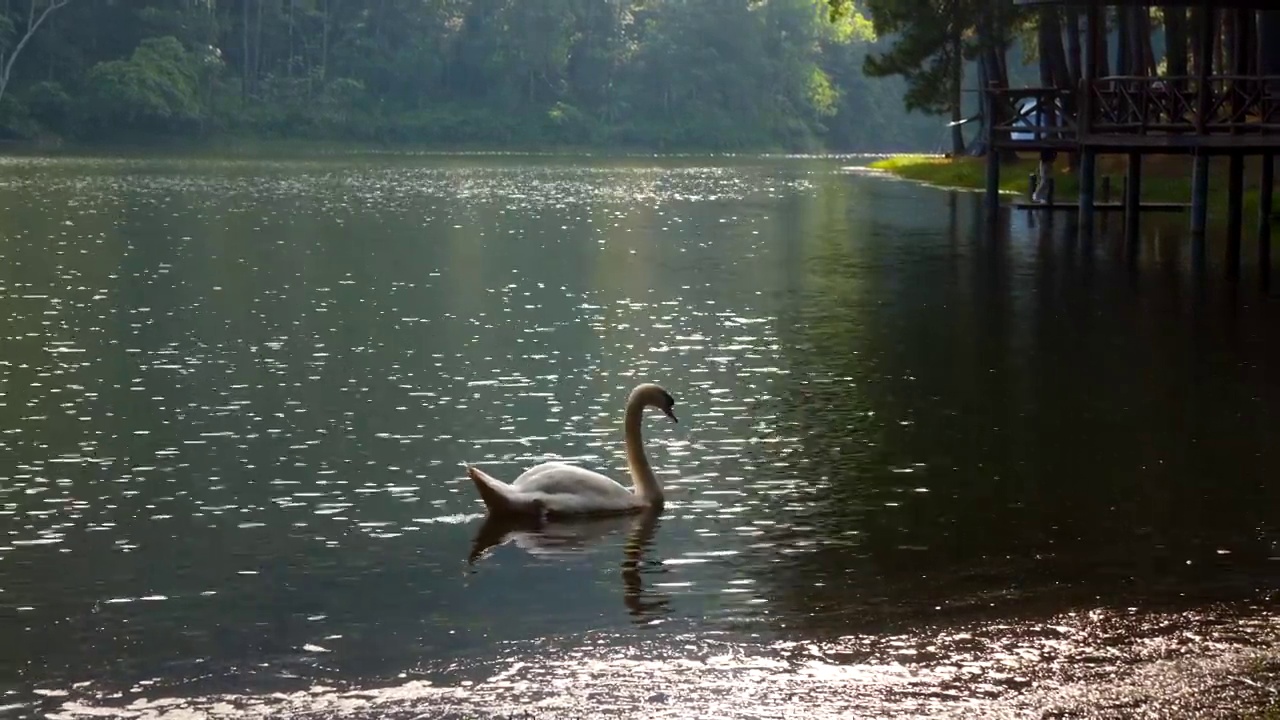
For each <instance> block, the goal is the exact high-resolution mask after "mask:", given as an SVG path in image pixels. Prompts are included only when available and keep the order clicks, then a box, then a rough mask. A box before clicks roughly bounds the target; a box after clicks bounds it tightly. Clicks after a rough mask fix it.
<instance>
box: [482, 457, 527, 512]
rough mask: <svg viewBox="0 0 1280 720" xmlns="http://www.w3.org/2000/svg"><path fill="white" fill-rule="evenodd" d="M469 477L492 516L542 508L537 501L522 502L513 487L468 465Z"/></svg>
mask: <svg viewBox="0 0 1280 720" xmlns="http://www.w3.org/2000/svg"><path fill="white" fill-rule="evenodd" d="M467 475H468V476H469V477H470V478H471V482H473V483H475V484H476V490H478V491H479V492H480V499H481V500H483V501H484V506H485V507H486V508H487V509H488V510H489V514H490V515H512V514H523V513H529V512H537V511H539V510H540V509H541V508H539V507H537V505H539V503H538V501H537V500H532V501H530V500H521V499H520V498H517V497H514V493H512V492H511V486H510V485H507V484H506V483H504V482H502V481H501V480H499V479H497V478H495V477H493V476H492V475H490V474H488V473H486V472H484V471H483V470H481V469H480V468H478V467H476V466H475V465H471V464H470V463H468V464H467Z"/></svg>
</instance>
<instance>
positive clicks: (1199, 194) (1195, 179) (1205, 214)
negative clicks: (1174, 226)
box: [1191, 152, 1209, 262]
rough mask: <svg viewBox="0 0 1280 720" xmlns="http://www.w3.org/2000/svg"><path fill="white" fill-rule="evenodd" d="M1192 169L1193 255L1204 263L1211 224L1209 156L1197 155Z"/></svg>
mask: <svg viewBox="0 0 1280 720" xmlns="http://www.w3.org/2000/svg"><path fill="white" fill-rule="evenodd" d="M1193 162H1194V164H1193V165H1192V167H1191V254H1192V256H1193V257H1194V258H1195V259H1196V260H1197V261H1200V262H1203V261H1204V233H1205V226H1207V225H1208V224H1209V155H1208V154H1207V153H1204V152H1198V153H1196V156H1195V160H1194V161H1193Z"/></svg>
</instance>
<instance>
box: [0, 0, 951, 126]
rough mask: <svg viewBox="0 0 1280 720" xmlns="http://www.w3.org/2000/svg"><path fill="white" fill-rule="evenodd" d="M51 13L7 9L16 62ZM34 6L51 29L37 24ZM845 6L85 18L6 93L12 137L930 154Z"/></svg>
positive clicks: (474, 8)
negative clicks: (839, 11) (834, 13)
mask: <svg viewBox="0 0 1280 720" xmlns="http://www.w3.org/2000/svg"><path fill="white" fill-rule="evenodd" d="M49 3H50V0H0V60H2V59H4V58H8V57H12V55H13V53H14V49H15V47H16V44H17V43H18V42H20V41H21V39H22V38H23V36H24V33H25V31H26V29H27V28H28V24H29V21H30V19H31V18H32V17H33V16H34V15H38V14H39V12H40V10H42V9H44V8H46V7H47V6H48V5H49ZM33 4H34V9H35V10H36V12H35V13H34V14H33V13H32V10H33ZM827 9H828V8H827V5H826V3H825V0H537V1H536V2H535V1H532V0H129V1H127V2H118V1H114V0H71V1H70V2H69V3H68V4H66V6H65V7H61V8H59V9H57V10H56V12H53V13H51V14H49V16H48V17H47V19H46V20H45V21H44V23H43V25H42V26H40V27H39V29H38V31H37V32H34V33H32V34H31V37H30V42H29V43H28V44H27V45H26V47H25V49H22V52H21V55H20V57H18V58H17V59H16V62H15V63H14V65H13V78H12V82H11V83H9V85H8V88H7V90H4V89H0V93H3V97H0V132H3V134H4V135H5V136H7V137H9V138H34V137H56V138H67V139H71V140H74V141H80V142H120V141H133V140H140V139H142V140H150V139H154V138H164V137H171V138H179V139H188V138H191V139H194V138H208V137H216V136H228V135H231V136H252V137H269V138H305V139H326V140H341V141H361V142H366V141H367V142H391V143H412V144H424V145H436V146H452V147H457V146H486V147H534V146H552V145H559V146H566V145H577V146H604V145H610V146H626V147H638V148H645V149H667V150H675V149H683V148H698V149H787V150H816V149H836V150H904V149H923V150H932V149H934V148H936V147H937V145H938V143H939V141H940V140H941V139H942V138H943V133H944V129H943V123H942V122H941V121H940V120H939V119H937V118H932V117H928V116H926V115H921V114H912V115H906V116H904V114H903V111H902V108H903V103H902V98H903V96H904V94H905V93H906V84H905V82H904V81H903V80H902V79H900V78H893V79H890V80H872V79H868V78H867V77H865V76H864V74H863V72H862V70H863V65H864V64H865V61H866V58H867V56H868V55H869V54H872V53H875V52H881V51H884V50H886V49H887V48H888V47H889V44H888V43H886V42H884V41H879V40H876V39H875V38H874V37H873V35H872V32H871V27H870V23H869V22H868V21H867V20H866V19H864V18H863V17H862V15H860V14H859V13H858V12H857V9H856V8H855V9H854V11H853V12H849V13H845V14H844V15H843V16H842V17H841V18H840V19H838V20H836V21H832V20H831V19H829V17H828V12H827Z"/></svg>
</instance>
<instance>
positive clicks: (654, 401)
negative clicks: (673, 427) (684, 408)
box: [627, 383, 678, 422]
mask: <svg viewBox="0 0 1280 720" xmlns="http://www.w3.org/2000/svg"><path fill="white" fill-rule="evenodd" d="M627 404H628V405H634V404H639V405H640V406H641V407H656V408H658V409H659V410H661V411H662V413H663V414H664V415H666V416H667V417H669V418H671V422H678V421H677V420H676V411H675V407H676V401H675V398H673V397H671V393H669V392H667V391H666V390H665V389H663V387H662V386H661V385H655V384H654V383H644V384H643V385H637V386H636V388H635V389H634V390H632V391H631V398H630V399H629V400H628V401H627Z"/></svg>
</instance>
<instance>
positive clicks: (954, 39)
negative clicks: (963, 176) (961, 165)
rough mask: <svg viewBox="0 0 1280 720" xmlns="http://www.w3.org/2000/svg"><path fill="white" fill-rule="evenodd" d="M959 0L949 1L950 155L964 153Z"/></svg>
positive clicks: (962, 48) (954, 155)
mask: <svg viewBox="0 0 1280 720" xmlns="http://www.w3.org/2000/svg"><path fill="white" fill-rule="evenodd" d="M959 4H960V3H959V0H952V2H951V11H952V12H951V87H950V91H951V122H952V123H955V124H954V125H952V126H951V157H956V158H958V157H960V156H962V155H964V126H963V125H961V124H959V123H960V120H962V119H963V115H962V111H963V109H964V108H963V107H961V103H962V101H963V99H964V95H963V90H964V87H963V86H964V44H963V42H964V41H963V38H962V37H961V34H960V29H961V28H960V21H959V20H958V18H959V14H958V13H959V8H958V5H959Z"/></svg>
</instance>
